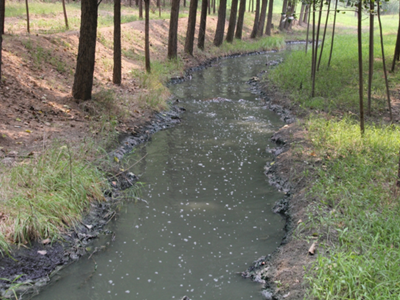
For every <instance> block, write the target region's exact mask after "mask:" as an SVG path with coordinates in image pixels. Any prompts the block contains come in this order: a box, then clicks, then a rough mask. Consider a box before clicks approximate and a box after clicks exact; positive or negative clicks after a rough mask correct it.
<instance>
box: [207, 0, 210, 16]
mask: <svg viewBox="0 0 400 300" xmlns="http://www.w3.org/2000/svg"><path fill="white" fill-rule="evenodd" d="M207 6H208V14H209V15H211V0H207Z"/></svg>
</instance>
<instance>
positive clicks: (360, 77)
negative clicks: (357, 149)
mask: <svg viewBox="0 0 400 300" xmlns="http://www.w3.org/2000/svg"><path fill="white" fill-rule="evenodd" d="M357 5H358V18H357V40H358V84H359V89H358V91H359V98H360V130H361V134H364V99H363V98H364V85H363V67H362V32H361V30H362V27H361V21H362V19H361V18H362V2H361V1H359V2H358V4H357Z"/></svg>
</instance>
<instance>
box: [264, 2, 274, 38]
mask: <svg viewBox="0 0 400 300" xmlns="http://www.w3.org/2000/svg"><path fill="white" fill-rule="evenodd" d="M273 10H274V0H269V5H268V17H267V26H266V27H267V28H265V34H266V35H268V36H271V33H272V16H273V15H272V13H273Z"/></svg>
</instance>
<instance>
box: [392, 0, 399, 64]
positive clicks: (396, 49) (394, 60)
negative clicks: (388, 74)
mask: <svg viewBox="0 0 400 300" xmlns="http://www.w3.org/2000/svg"><path fill="white" fill-rule="evenodd" d="M399 57H400V5H399V27H398V29H397V39H396V47H395V49H394V57H393V62H392V69H391V71H392V72H394V67H395V66H396V60H399Z"/></svg>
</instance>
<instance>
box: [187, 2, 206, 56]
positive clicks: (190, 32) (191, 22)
mask: <svg viewBox="0 0 400 300" xmlns="http://www.w3.org/2000/svg"><path fill="white" fill-rule="evenodd" d="M203 2H205V0H203ZM196 14H197V0H190V7H189V19H188V25H187V30H186V39H185V52H186V53H189V54H190V55H193V43H194V32H195V30H196Z"/></svg>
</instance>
